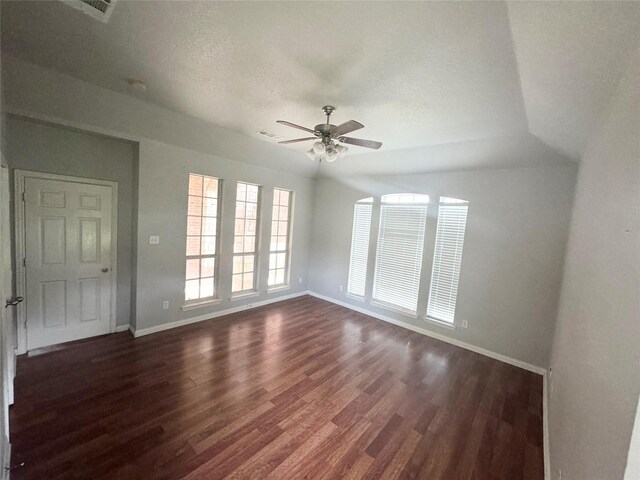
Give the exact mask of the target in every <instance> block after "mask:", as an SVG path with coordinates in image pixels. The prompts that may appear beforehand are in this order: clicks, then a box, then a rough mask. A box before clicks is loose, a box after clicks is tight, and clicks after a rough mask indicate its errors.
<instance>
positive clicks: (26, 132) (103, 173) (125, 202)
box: [5, 116, 137, 325]
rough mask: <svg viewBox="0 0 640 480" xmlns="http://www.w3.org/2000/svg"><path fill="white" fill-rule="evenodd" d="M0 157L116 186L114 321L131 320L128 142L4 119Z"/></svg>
mask: <svg viewBox="0 0 640 480" xmlns="http://www.w3.org/2000/svg"><path fill="white" fill-rule="evenodd" d="M6 129H7V138H6V144H5V154H6V156H7V160H8V162H9V164H10V166H11V168H18V169H22V170H33V171H37V172H46V173H57V174H59V175H72V176H76V177H84V178H95V179H100V180H110V181H114V182H118V278H117V295H118V298H117V305H116V319H117V324H118V325H128V324H129V321H130V317H131V313H130V312H131V278H132V273H131V258H132V253H131V242H132V236H131V227H132V225H131V223H132V196H133V190H134V185H133V181H132V179H133V172H134V170H135V168H136V165H135V164H136V161H137V146H136V145H135V144H134V143H132V142H126V141H123V140H117V139H113V138H108V137H103V136H99V135H93V134H90V133H87V132H81V131H75V130H69V129H65V128H61V127H57V126H53V125H45V124H42V123H35V122H32V121H29V120H25V119H21V118H17V117H13V116H9V118H8V119H7V125H6Z"/></svg>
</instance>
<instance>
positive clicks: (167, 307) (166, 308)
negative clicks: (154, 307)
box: [162, 300, 169, 310]
mask: <svg viewBox="0 0 640 480" xmlns="http://www.w3.org/2000/svg"><path fill="white" fill-rule="evenodd" d="M162 309H163V310H169V300H165V301H164V302H162Z"/></svg>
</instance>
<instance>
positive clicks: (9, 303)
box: [4, 297, 24, 308]
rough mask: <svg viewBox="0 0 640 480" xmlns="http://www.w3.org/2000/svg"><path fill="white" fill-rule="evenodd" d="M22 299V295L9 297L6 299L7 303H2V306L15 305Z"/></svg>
mask: <svg viewBox="0 0 640 480" xmlns="http://www.w3.org/2000/svg"><path fill="white" fill-rule="evenodd" d="M23 300H24V297H13V298H10V299H9V300H7V303H5V304H4V308H7V307H15V306H16V305H18V304H19V303H20V302H22V301H23Z"/></svg>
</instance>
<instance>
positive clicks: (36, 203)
mask: <svg viewBox="0 0 640 480" xmlns="http://www.w3.org/2000/svg"><path fill="white" fill-rule="evenodd" d="M24 188H25V196H24V207H25V232H24V233H25V253H26V255H25V257H26V269H25V270H26V292H25V293H26V295H25V297H26V330H27V349H29V350H31V349H33V348H39V347H43V346H46V345H53V344H56V343H61V342H67V341H71V340H77V339H80V338H85V337H90V336H95V335H102V334H105V333H109V332H110V328H111V318H110V317H111V295H112V292H111V285H112V283H111V275H112V271H111V267H112V264H111V261H112V245H111V227H112V225H111V221H112V220H111V218H112V217H111V213H112V212H111V209H112V204H111V196H112V189H111V187H108V186H101V185H90V184H85V183H76V182H71V181H58V180H49V179H43V178H29V177H27V178H25V184H24Z"/></svg>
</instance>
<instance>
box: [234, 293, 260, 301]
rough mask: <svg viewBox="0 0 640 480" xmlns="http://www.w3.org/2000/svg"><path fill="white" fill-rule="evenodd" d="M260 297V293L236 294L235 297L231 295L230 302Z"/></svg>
mask: <svg viewBox="0 0 640 480" xmlns="http://www.w3.org/2000/svg"><path fill="white" fill-rule="evenodd" d="M259 296H260V292H241V293H238V294H237V295H231V299H230V300H231V301H232V302H235V301H238V300H244V299H245V298H253V297H259Z"/></svg>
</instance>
